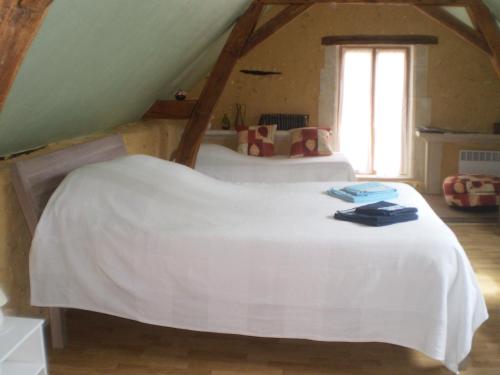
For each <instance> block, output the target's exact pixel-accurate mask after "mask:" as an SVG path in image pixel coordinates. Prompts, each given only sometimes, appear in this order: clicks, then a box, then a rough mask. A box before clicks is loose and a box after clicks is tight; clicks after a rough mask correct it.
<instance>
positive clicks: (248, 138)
mask: <svg viewBox="0 0 500 375" xmlns="http://www.w3.org/2000/svg"><path fill="white" fill-rule="evenodd" d="M276 127H277V125H258V126H250V127H248V128H247V129H244V130H241V131H239V132H238V152H240V153H242V154H244V155H252V156H273V155H274V135H275V133H276Z"/></svg>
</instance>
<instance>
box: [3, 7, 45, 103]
mask: <svg viewBox="0 0 500 375" xmlns="http://www.w3.org/2000/svg"><path fill="white" fill-rule="evenodd" d="M51 3H52V0H1V1H0V110H1V109H2V107H3V104H4V103H5V100H6V98H7V95H8V94H9V91H10V88H11V87H12V85H13V83H14V80H15V79H16V75H17V72H18V71H19V68H20V66H21V63H22V62H23V59H24V56H25V55H26V52H27V51H28V48H29V47H30V45H31V42H32V41H33V39H34V38H35V36H36V34H37V31H38V29H39V27H40V25H41V24H42V21H43V19H44V17H45V15H46V14H47V10H48V7H49V5H50V4H51Z"/></svg>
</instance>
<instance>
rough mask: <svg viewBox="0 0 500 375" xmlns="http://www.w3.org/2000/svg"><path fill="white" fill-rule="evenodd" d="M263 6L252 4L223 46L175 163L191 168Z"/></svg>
mask: <svg viewBox="0 0 500 375" xmlns="http://www.w3.org/2000/svg"><path fill="white" fill-rule="evenodd" d="M262 8H263V4H262V3H261V2H259V1H258V0H254V1H253V2H252V4H250V7H249V8H248V9H247V10H246V12H245V13H244V14H243V15H242V16H241V17H240V18H239V19H238V21H237V22H236V24H235V26H234V27H233V30H232V31H231V34H230V35H229V38H228V40H227V42H226V45H225V46H224V48H223V50H222V52H221V54H220V56H219V59H218V60H217V62H216V63H215V66H214V68H213V70H212V73H211V74H210V77H209V78H208V80H207V83H206V84H205V87H204V88H203V91H202V92H201V95H200V97H199V99H198V103H197V104H196V106H195V108H194V111H193V115H192V117H191V119H190V120H189V122H188V124H187V125H186V129H185V130H184V133H183V134H182V138H181V142H180V144H179V148H178V149H177V152H176V155H175V161H176V162H177V163H180V164H184V165H187V166H189V167H194V164H195V161H196V155H197V154H198V149H199V148H200V144H201V141H202V138H203V134H204V133H205V131H206V129H207V127H208V123H209V121H210V118H211V117H212V113H213V110H214V108H215V105H216V104H217V101H218V100H219V97H220V96H221V94H222V91H223V90H224V87H225V86H226V82H227V80H228V79H229V76H230V74H231V72H232V70H233V68H234V66H235V65H236V62H237V60H238V58H239V56H240V55H241V52H242V50H243V48H244V47H245V44H246V43H247V41H248V38H249V37H250V36H251V35H252V33H253V31H254V30H255V26H256V25H257V20H258V19H259V15H260V14H261V12H262Z"/></svg>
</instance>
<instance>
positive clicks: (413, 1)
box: [259, 0, 475, 6]
mask: <svg viewBox="0 0 500 375" xmlns="http://www.w3.org/2000/svg"><path fill="white" fill-rule="evenodd" d="M259 1H260V2H261V3H262V4H281V5H283V4H315V3H336V4H371V5H441V6H454V5H461V6H465V5H467V2H468V1H469V0H259ZM472 1H475V0H472Z"/></svg>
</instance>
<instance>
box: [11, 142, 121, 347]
mask: <svg viewBox="0 0 500 375" xmlns="http://www.w3.org/2000/svg"><path fill="white" fill-rule="evenodd" d="M124 155H127V150H126V149H125V145H124V143H123V140H122V137H121V136H120V135H112V136H108V137H105V138H100V139H98V140H95V141H92V142H88V143H82V144H79V145H75V146H70V147H68V148H65V149H63V150H59V151H55V152H51V153H49V154H45V155H42V156H37V157H34V158H32V159H28V160H19V161H16V162H14V163H13V165H12V169H11V172H12V183H13V185H14V189H15V191H16V195H17V198H18V200H19V203H20V205H21V209H22V211H23V214H24V217H25V218H26V222H27V223H28V227H29V230H30V232H31V235H32V236H33V235H34V233H35V228H36V225H37V223H38V220H39V219H40V216H41V215H42V212H43V209H44V208H45V206H46V204H47V202H48V200H49V198H50V196H51V195H52V193H53V192H54V190H55V189H56V188H57V187H58V186H59V184H60V183H61V181H62V180H63V179H64V177H66V175H67V174H68V173H70V172H71V171H73V170H74V169H76V168H78V167H81V166H84V165H87V164H92V163H97V162H101V161H108V160H112V159H115V158H117V157H120V156H124ZM49 324H50V334H51V339H52V346H53V347H54V348H63V347H64V345H65V341H66V335H65V330H64V312H63V309H61V308H58V307H50V308H49Z"/></svg>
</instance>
